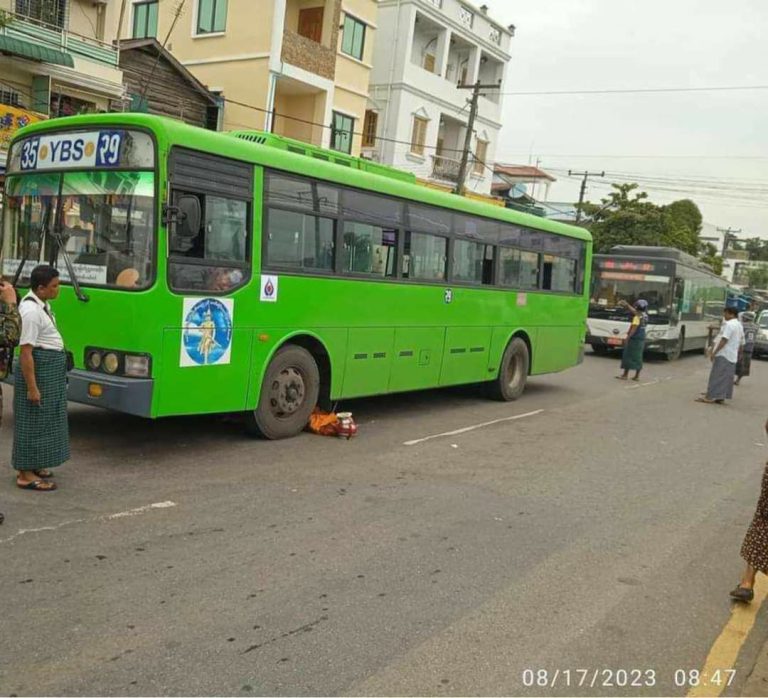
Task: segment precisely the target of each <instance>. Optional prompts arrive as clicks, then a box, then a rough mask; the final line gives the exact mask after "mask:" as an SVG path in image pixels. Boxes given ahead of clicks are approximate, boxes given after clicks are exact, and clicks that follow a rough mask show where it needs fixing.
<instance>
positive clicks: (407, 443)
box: [403, 410, 544, 446]
mask: <svg viewBox="0 0 768 698" xmlns="http://www.w3.org/2000/svg"><path fill="white" fill-rule="evenodd" d="M543 411H544V410H534V411H533V412H526V413H525V414H516V415H513V416H512V417H502V418H501V419H492V420H491V421H490V422H483V423H482V424H473V425H472V426H471V427H463V428H462V429H454V430H453V431H444V432H442V433H441V434H432V435H431V436H425V437H423V438H421V439H413V440H411V441H404V442H403V446H415V445H416V444H420V443H424V442H425V441H431V440H432V439H440V438H442V437H443V436H455V435H456V434H466V433H467V432H468V431H474V430H475V429H482V428H483V427H489V426H491V425H493V424H500V423H501V422H513V421H515V420H516V419H524V418H525V417H533V416H535V415H537V414H541V413H542V412H543Z"/></svg>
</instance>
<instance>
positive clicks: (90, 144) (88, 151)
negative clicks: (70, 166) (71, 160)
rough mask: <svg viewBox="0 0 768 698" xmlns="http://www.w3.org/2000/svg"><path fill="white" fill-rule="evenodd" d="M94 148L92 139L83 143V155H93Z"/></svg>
mask: <svg viewBox="0 0 768 698" xmlns="http://www.w3.org/2000/svg"><path fill="white" fill-rule="evenodd" d="M94 150H96V145H95V144H94V142H93V141H88V142H87V143H86V144H85V157H87V158H89V157H91V155H93V151H94Z"/></svg>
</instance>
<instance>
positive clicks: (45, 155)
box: [40, 145, 48, 160]
mask: <svg viewBox="0 0 768 698" xmlns="http://www.w3.org/2000/svg"><path fill="white" fill-rule="evenodd" d="M40 159H41V160H47V159H48V146H47V145H41V146H40Z"/></svg>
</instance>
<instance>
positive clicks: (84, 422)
mask: <svg viewBox="0 0 768 698" xmlns="http://www.w3.org/2000/svg"><path fill="white" fill-rule="evenodd" d="M570 392H572V391H571V389H569V388H567V387H565V386H562V385H557V384H555V383H550V382H546V381H544V380H536V379H534V380H532V381H530V382H529V383H528V385H527V387H526V392H525V395H524V396H523V397H522V398H521V400H520V401H519V403H520V404H521V405H522V406H523V407H524V405H525V402H526V400H525V398H526V396H534V395H535V396H542V395H548V394H556V393H560V394H563V395H566V394H568V393H570ZM493 402H494V401H493V400H491V399H490V398H488V397H487V396H486V394H485V388H484V386H483V385H479V384H478V385H464V386H453V387H447V388H437V389H431V390H421V391H414V392H407V393H395V394H390V395H378V396H373V397H365V398H356V399H348V400H341V401H339V402H338V403H336V404H335V405H334V410H335V411H337V412H340V411H349V412H352V413H353V414H354V416H355V419H357V421H358V422H365V421H374V420H375V421H379V420H387V419H391V418H395V417H396V418H397V419H402V418H403V417H406V418H408V417H413V418H414V419H415V418H418V417H423V416H424V415H425V414H433V415H434V414H441V413H449V412H451V411H452V410H456V409H459V408H466V407H468V406H469V407H472V406H478V407H482V406H484V405H488V404H489V403H493ZM499 404H501V403H499ZM69 427H70V435H71V437H72V439H73V441H77V442H78V444H79V447H84V448H93V449H94V450H96V449H104V448H105V441H106V442H107V443H108V447H107V448H108V450H109V451H110V453H111V454H112V455H115V453H116V452H117V453H120V452H123V453H124V454H126V455H127V454H131V453H137V452H140V451H143V450H146V451H148V452H152V453H153V455H155V456H158V455H160V454H161V453H163V452H164V451H174V450H177V449H180V448H184V449H190V448H194V447H195V445H196V444H203V443H204V444H205V447H206V448H211V447H212V446H213V447H216V445H224V444H227V445H231V444H232V443H233V442H245V443H247V442H255V443H259V442H260V441H261V440H260V439H258V438H254V437H252V436H250V435H249V434H248V433H247V432H246V431H245V423H244V416H243V415H242V414H239V413H238V414H208V415H197V416H181V417H163V418H160V419H145V418H142V417H134V416H131V415H126V414H122V413H118V412H111V411H109V410H102V409H99V408H95V407H88V406H86V405H74V404H72V405H70V412H69ZM261 443H264V442H263V441H261Z"/></svg>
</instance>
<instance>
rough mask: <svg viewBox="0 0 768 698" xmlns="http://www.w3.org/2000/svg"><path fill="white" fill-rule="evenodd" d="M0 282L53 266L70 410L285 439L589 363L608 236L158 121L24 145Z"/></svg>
mask: <svg viewBox="0 0 768 698" xmlns="http://www.w3.org/2000/svg"><path fill="white" fill-rule="evenodd" d="M2 253H3V259H2V273H3V276H4V277H5V278H6V279H9V280H11V281H15V282H16V284H17V286H20V287H22V288H23V287H24V285H25V284H28V280H29V273H30V271H31V269H32V268H34V266H35V265H37V264H38V263H42V262H45V263H51V264H54V265H55V266H57V268H59V270H60V272H61V278H62V281H63V282H64V283H65V284H66V286H65V288H64V290H63V291H62V294H61V297H60V299H59V300H58V301H57V302H56V307H55V310H56V312H57V315H58V323H59V326H60V328H61V329H62V334H63V335H64V338H65V341H66V343H67V346H68V349H69V350H71V351H72V352H73V354H74V356H75V364H76V367H75V370H73V371H72V372H71V373H70V381H69V398H70V399H71V400H73V401H75V402H80V403H85V404H88V405H98V406H102V407H105V408H109V409H112V410H117V411H121V412H124V413H128V414H133V415H140V416H144V417H150V418H157V417H164V416H170V415H193V414H209V413H210V414H213V413H233V412H242V413H244V414H245V415H246V423H247V424H248V427H249V430H250V431H252V432H254V433H257V434H259V435H261V436H264V437H266V438H283V437H287V436H291V435H294V434H296V433H298V432H299V431H301V430H302V428H303V427H304V426H305V425H306V423H307V421H308V418H309V416H310V414H311V412H312V410H313V409H314V408H315V406H318V405H319V406H321V407H325V408H326V409H329V408H330V407H331V406H332V405H333V404H334V402H335V401H337V400H340V399H342V398H356V397H362V396H369V395H378V394H383V393H394V392H403V391H412V390H420V389H425V388H434V387H438V386H448V385H458V384H466V383H486V384H487V387H488V390H489V393H490V394H491V395H492V396H494V397H496V398H498V399H502V400H514V399H516V398H517V397H519V396H520V395H521V393H522V392H523V390H524V388H525V384H526V379H527V377H528V376H529V375H537V374H542V373H549V372H554V371H561V370H564V369H566V368H569V367H571V366H574V365H576V364H578V363H579V362H580V361H581V358H582V351H583V341H584V332H585V321H586V315H587V306H588V290H589V273H590V265H591V238H590V235H589V233H588V232H586V231H584V230H582V229H581V228H575V227H570V226H567V225H563V224H559V223H555V222H551V221H547V220H543V219H539V218H536V217H533V216H528V215H525V214H520V213H517V212H513V211H509V210H506V209H504V208H501V207H497V206H493V205H490V204H485V203H482V202H477V201H472V200H468V199H466V198H463V197H458V196H454V195H451V194H446V193H443V192H440V191H437V190H433V189H430V188H427V187H424V186H421V185H419V184H417V183H416V180H415V178H414V177H413V176H412V175H410V174H409V173H404V172H401V171H398V170H394V169H391V168H387V167H384V166H382V165H379V164H377V163H373V162H370V161H367V160H362V159H358V158H353V157H350V156H347V155H344V154H342V153H337V152H334V151H329V150H323V149H320V148H316V147H313V146H311V145H307V144H305V143H301V142H299V141H292V140H290V139H285V138H281V137H279V136H274V135H272V134H266V133H261V132H255V131H253V132H252V131H241V132H231V133H215V132H211V131H206V130H202V129H199V128H195V127H192V126H188V125H185V124H183V123H181V122H177V121H174V120H169V119H164V118H161V117H155V116H150V115H144V114H103V115H87V116H76V117H71V118H64V119H56V120H52V121H49V122H43V123H39V124H35V125H32V126H29V127H27V128H25V129H23V130H21V131H19V133H18V134H17V136H16V138H15V139H14V141H13V142H12V144H11V147H10V151H9V157H8V165H7V176H6V182H5V192H4V215H3V245H2Z"/></svg>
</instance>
